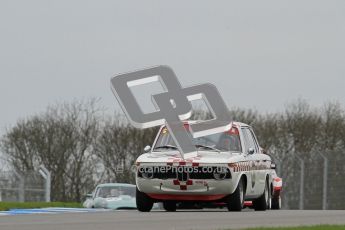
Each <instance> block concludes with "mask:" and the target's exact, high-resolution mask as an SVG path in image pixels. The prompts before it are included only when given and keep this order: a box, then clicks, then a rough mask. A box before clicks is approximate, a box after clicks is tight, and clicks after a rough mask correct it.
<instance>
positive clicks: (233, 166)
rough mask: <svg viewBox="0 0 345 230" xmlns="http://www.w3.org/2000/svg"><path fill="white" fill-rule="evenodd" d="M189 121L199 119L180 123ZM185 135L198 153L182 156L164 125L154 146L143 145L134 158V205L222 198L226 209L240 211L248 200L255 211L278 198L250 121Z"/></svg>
mask: <svg viewBox="0 0 345 230" xmlns="http://www.w3.org/2000/svg"><path fill="white" fill-rule="evenodd" d="M193 123H198V121H189V122H186V123H185V129H186V130H187V131H188V130H189V125H190V124H193ZM189 136H190V138H191V140H192V142H193V144H194V145H195V147H196V149H197V154H196V155H195V154H194V153H191V154H189V153H187V154H184V158H182V157H181V154H180V152H179V151H178V148H177V145H176V143H175V142H174V140H173V138H172V136H171V135H170V133H169V131H168V129H167V127H165V126H162V127H161V128H160V129H159V131H158V134H157V137H156V139H155V141H154V143H153V147H152V148H151V147H149V146H148V147H145V151H146V153H144V154H142V155H140V156H139V157H138V159H137V160H136V166H137V169H136V186H137V187H136V204H137V208H138V210H139V211H142V212H149V211H150V210H151V209H152V207H153V204H154V203H156V202H162V203H163V208H164V209H165V210H166V211H176V204H177V203H178V204H181V203H182V204H183V202H186V203H190V202H192V203H198V202H200V203H205V202H211V203H225V205H226V207H227V208H228V210H229V211H241V210H242V208H243V207H244V204H245V202H249V201H250V202H251V206H252V207H253V208H254V209H255V210H258V211H259V210H266V209H269V208H271V206H272V204H273V207H276V203H275V202H277V201H278V203H279V202H281V198H280V190H281V184H280V189H279V192H277V191H278V190H276V189H275V188H276V187H277V184H276V183H278V177H277V175H276V172H275V165H274V164H273V163H272V160H271V157H270V156H269V155H267V154H264V153H263V152H262V150H261V148H260V145H259V143H258V141H257V138H256V136H255V134H254V131H253V129H252V128H251V127H250V126H249V125H247V124H244V123H240V122H232V123H231V128H230V129H229V130H228V131H226V132H223V133H217V134H212V135H208V136H203V137H198V138H193V136H192V135H191V134H190V135H189ZM279 179H280V178H279ZM280 182H281V179H280ZM275 186H276V187H275ZM272 195H273V196H272ZM280 204H281V203H280Z"/></svg>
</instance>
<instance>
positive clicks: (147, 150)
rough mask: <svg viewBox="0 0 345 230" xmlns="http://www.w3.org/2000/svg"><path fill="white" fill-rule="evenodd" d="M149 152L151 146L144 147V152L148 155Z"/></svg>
mask: <svg viewBox="0 0 345 230" xmlns="http://www.w3.org/2000/svg"><path fill="white" fill-rule="evenodd" d="M150 150H151V146H149V145H146V146H145V148H144V152H145V153H148V152H149V151H150Z"/></svg>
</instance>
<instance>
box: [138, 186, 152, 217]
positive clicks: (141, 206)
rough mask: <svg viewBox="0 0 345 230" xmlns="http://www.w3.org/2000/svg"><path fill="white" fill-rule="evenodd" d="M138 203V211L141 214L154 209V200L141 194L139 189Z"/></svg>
mask: <svg viewBox="0 0 345 230" xmlns="http://www.w3.org/2000/svg"><path fill="white" fill-rule="evenodd" d="M136 203H137V209H138V210H139V211H140V212H149V211H151V209H152V207H153V200H152V199H151V198H150V197H149V196H148V195H146V194H145V193H143V192H140V191H139V189H138V188H137V191H136Z"/></svg>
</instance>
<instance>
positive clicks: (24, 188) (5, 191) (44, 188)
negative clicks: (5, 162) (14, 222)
mask: <svg viewBox="0 0 345 230" xmlns="http://www.w3.org/2000/svg"><path fill="white" fill-rule="evenodd" d="M50 186H51V179H50V173H49V171H48V170H47V169H46V168H45V167H44V166H41V167H40V169H39V171H37V172H36V171H30V172H25V173H22V172H16V171H14V170H9V171H2V172H0V201H7V202H11V201H13V202H30V201H31V202H33V201H37V202H38V201H46V202H50V192H51V191H50Z"/></svg>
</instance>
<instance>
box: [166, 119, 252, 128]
mask: <svg viewBox="0 0 345 230" xmlns="http://www.w3.org/2000/svg"><path fill="white" fill-rule="evenodd" d="M183 122H184V124H197V123H201V122H203V120H187V121H183ZM231 123H232V124H233V125H235V126H237V127H248V126H250V125H247V124H245V123H242V122H238V121H232V122H231ZM161 127H165V125H162V126H161Z"/></svg>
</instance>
